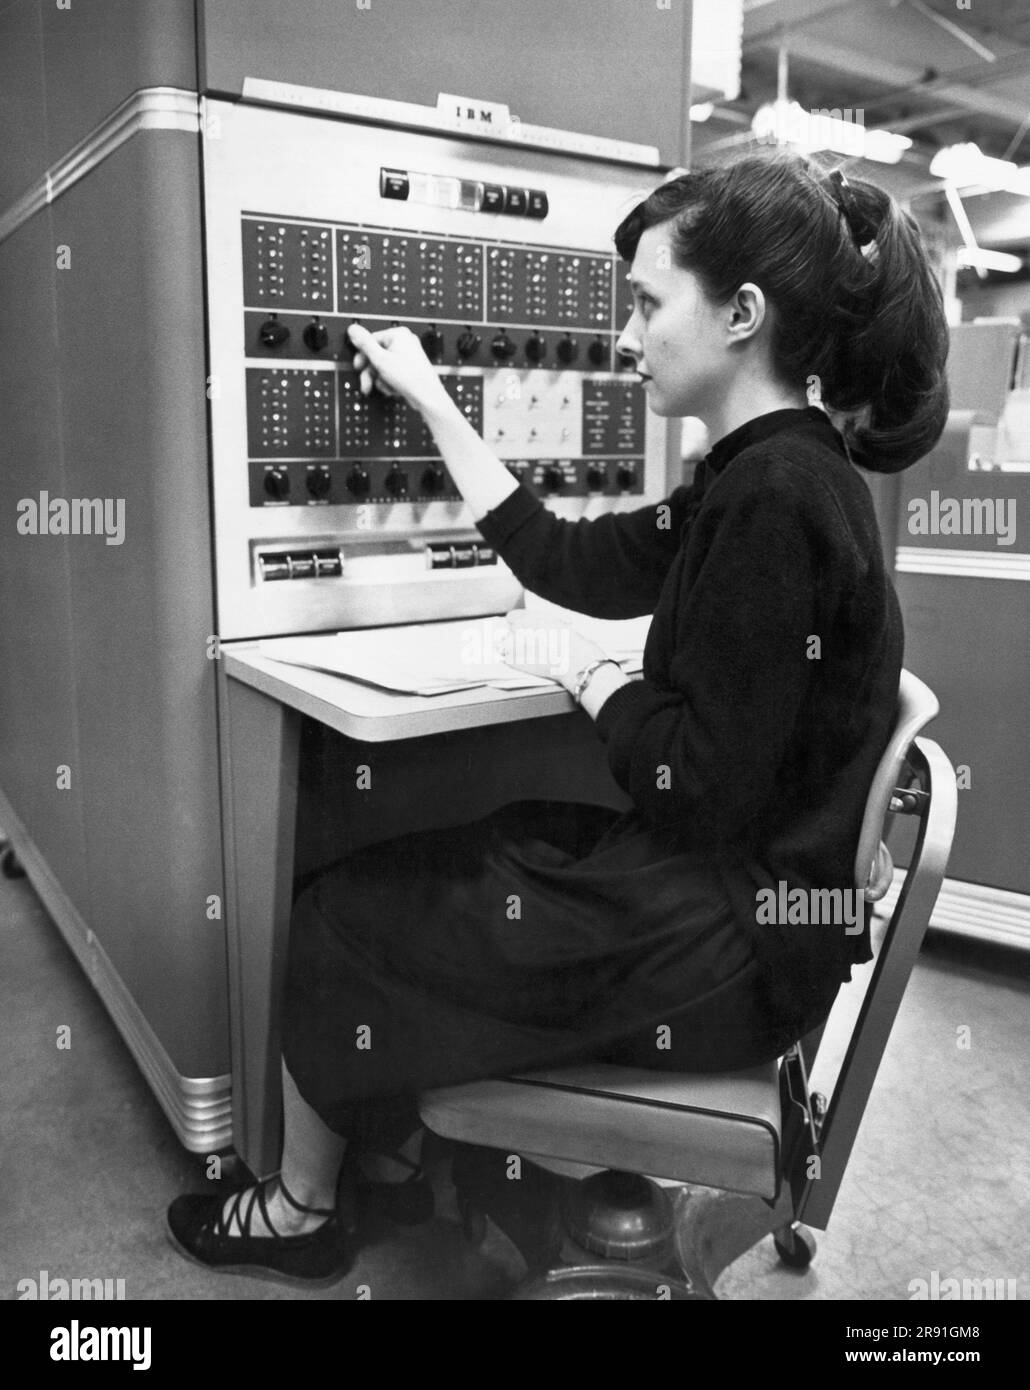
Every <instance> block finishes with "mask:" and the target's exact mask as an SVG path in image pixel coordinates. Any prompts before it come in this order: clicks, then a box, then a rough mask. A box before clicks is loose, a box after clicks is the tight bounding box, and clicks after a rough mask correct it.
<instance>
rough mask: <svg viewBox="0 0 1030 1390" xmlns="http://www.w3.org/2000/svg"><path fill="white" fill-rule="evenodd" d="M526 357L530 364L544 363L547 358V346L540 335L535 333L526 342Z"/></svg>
mask: <svg viewBox="0 0 1030 1390" xmlns="http://www.w3.org/2000/svg"><path fill="white" fill-rule="evenodd" d="M526 356H527V357H528V358H529V360H530V362H542V361H543V360H544V358H545V357H546V356H547V344H546V342H544V340H543V338H542V337H541V336H540V334H539V333H534V334H533V335H532V337H531V338H529V339H528V341H527V342H526Z"/></svg>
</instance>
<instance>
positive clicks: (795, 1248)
mask: <svg viewBox="0 0 1030 1390" xmlns="http://www.w3.org/2000/svg"><path fill="white" fill-rule="evenodd" d="M773 1245H775V1247H776V1253H777V1255H779V1257H780V1260H781V1262H782V1263H783V1264H785V1265H786V1266H787V1268H788V1269H807V1268H808V1266H809V1265H810V1264H811V1263H812V1260H813V1259H814V1258H815V1250H816V1245H815V1236H814V1235H813V1234H812V1232H811V1231H810V1230H809V1229H808V1227H807V1226H802V1225H801V1223H800V1221H794V1222H792V1223H791V1225H789V1226H784V1228H783V1230H782V1231H776V1232H775V1234H774V1235H773Z"/></svg>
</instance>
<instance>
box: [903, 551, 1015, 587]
mask: <svg viewBox="0 0 1030 1390" xmlns="http://www.w3.org/2000/svg"><path fill="white" fill-rule="evenodd" d="M895 568H896V569H897V572H898V573H899V574H941V575H950V576H951V577H952V578H955V579H1023V580H1027V579H1030V555H1028V554H1027V553H1026V552H1025V551H1023V552H1017V553H1015V554H1014V553H1012V552H1011V551H1003V550H999V551H998V552H997V553H995V552H994V551H993V550H940V549H933V548H931V547H929V546H926V547H923V546H915V545H899V546H898V550H897V557H896V564H895Z"/></svg>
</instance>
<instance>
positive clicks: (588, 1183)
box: [420, 671, 957, 1299]
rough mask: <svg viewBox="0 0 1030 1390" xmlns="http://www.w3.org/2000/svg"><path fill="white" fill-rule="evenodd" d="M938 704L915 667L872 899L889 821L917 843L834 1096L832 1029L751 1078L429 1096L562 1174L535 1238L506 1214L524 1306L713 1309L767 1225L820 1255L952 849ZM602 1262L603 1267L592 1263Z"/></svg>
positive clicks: (588, 1082)
mask: <svg viewBox="0 0 1030 1390" xmlns="http://www.w3.org/2000/svg"><path fill="white" fill-rule="evenodd" d="M938 709H939V705H938V703H937V699H936V697H935V695H934V694H933V692H932V691H931V690H930V689H929V688H928V687H927V686H926V685H924V684H923V682H922V681H920V680H919V679H917V677H915V676H913V675H912V674H911V673H910V672H908V671H903V672H902V674H901V683H900V688H899V693H898V708H897V717H896V720H895V725H894V730H893V733H892V735H891V738H890V742H889V743H888V746H887V748H886V751H885V752H884V754H883V757H882V758H881V760H880V764H879V766H878V768H877V771H876V774H875V776H874V778H873V783H872V786H871V788H870V791H869V796H868V799H867V802H866V808H865V814H864V817H863V821H862V829H861V834H860V838H859V843H858V849H857V851H856V855H855V882H856V884H857V886H858V887H859V889H860V890H861V891H862V892H863V893H864V895H865V898H866V900H867V901H868V902H875V901H878V900H879V899H881V898H883V897H884V896H885V895H886V893H887V890H888V888H889V887H890V886H891V883H892V881H893V878H894V870H893V865H892V863H891V858H890V854H889V852H888V851H887V848H886V845H885V844H884V843H883V837H884V836H885V834H886V833H887V830H888V822H889V821H890V819H891V818H892V817H893V816H895V815H901V816H910V817H914V819H915V830H916V833H915V844H914V849H913V850H912V853H911V859H910V863H909V865H908V868H907V869H905V870H901V871H899V872H900V880H901V882H900V891H899V893H898V895H897V899H896V902H895V905H894V909H893V912H892V913H891V917H890V921H889V922H888V924H887V927H886V931H885V934H884V937H883V942H882V945H881V946H880V949H879V952H878V954H877V958H876V962H875V966H874V969H873V971H872V976H871V979H870V982H869V985H868V987H867V990H866V993H865V997H864V1000H863V1003H862V1007H861V1010H860V1012H859V1015H858V1019H857V1021H856V1023H855V1025H854V1029H853V1031H852V1034H851V1038H850V1041H849V1043H848V1046H847V1050H846V1053H845V1056H844V1060H843V1062H842V1064H841V1066H840V1070H839V1073H838V1075H837V1078H836V1081H835V1083H834V1087H833V1092H832V1095H831V1096H830V1098H829V1101H828V1103H827V1101H826V1100H825V1099H824V1098H823V1097H822V1096H819V1095H810V1094H809V1091H808V1070H809V1067H810V1065H811V1063H812V1061H814V1058H815V1053H816V1051H817V1049H818V1045H819V1041H820V1038H821V1035H822V1028H820V1029H818V1030H816V1032H815V1033H813V1034H809V1035H808V1037H806V1038H804V1039H800V1040H799V1041H798V1042H797V1043H796V1044H795V1045H794V1046H793V1047H792V1048H791V1049H790V1050H789V1051H788V1052H787V1054H786V1055H785V1056H784V1057H782V1058H781V1059H780V1061H779V1062H770V1063H768V1064H766V1065H764V1066H760V1067H755V1068H751V1069H748V1070H746V1071H738V1072H731V1073H726V1074H720V1075H694V1074H673V1073H669V1072H658V1071H646V1070H640V1069H636V1068H629V1067H620V1066H611V1065H607V1064H601V1063H596V1064H589V1063H588V1064H583V1065H579V1066H569V1067H563V1068H560V1069H556V1070H553V1071H542V1072H533V1073H529V1074H525V1075H516V1076H507V1077H500V1078H495V1079H490V1080H486V1081H478V1082H473V1083H471V1084H468V1085H462V1086H451V1087H446V1088H442V1089H440V1090H435V1091H431V1092H428V1093H426V1094H425V1095H423V1096H422V1098H421V1103H420V1108H421V1112H422V1118H423V1121H424V1123H425V1125H426V1127H427V1128H428V1129H430V1130H432V1131H433V1132H434V1133H436V1134H438V1135H440V1136H442V1137H443V1138H445V1139H448V1140H452V1141H458V1143H459V1145H460V1146H469V1145H474V1146H477V1148H476V1150H475V1152H478V1153H480V1154H482V1152H483V1149H484V1148H486V1149H501V1150H504V1151H505V1152H506V1153H508V1154H510V1155H511V1156H513V1157H518V1158H519V1161H520V1163H521V1156H526V1157H527V1158H528V1159H529V1160H531V1163H532V1165H533V1166H534V1167H535V1168H536V1169H537V1170H539V1169H541V1168H542V1169H545V1170H547V1173H549V1174H558V1175H560V1176H559V1178H558V1179H556V1178H547V1177H546V1176H543V1177H542V1175H540V1174H539V1172H537V1173H536V1174H535V1181H536V1190H537V1192H538V1193H540V1192H543V1193H544V1194H545V1195H547V1194H549V1196H550V1200H551V1209H550V1214H547V1215H545V1216H544V1217H543V1218H542V1223H541V1224H538V1226H537V1228H536V1230H535V1233H533V1234H531V1235H530V1236H529V1237H527V1238H525V1239H520V1237H519V1235H518V1234H517V1231H518V1229H519V1227H518V1223H516V1224H515V1226H505V1225H504V1222H503V1220H499V1224H501V1225H502V1228H503V1229H507V1230H508V1232H509V1234H511V1235H513V1238H514V1239H516V1242H517V1243H518V1244H519V1246H520V1249H522V1252H523V1254H524V1255H525V1257H526V1260H527V1263H528V1265H529V1269H530V1281H529V1283H528V1284H527V1285H525V1286H524V1287H523V1288H522V1290H520V1291H519V1292H517V1293H516V1295H515V1297H517V1298H530V1299H533V1298H537V1299H548V1298H557V1299H589V1298H609V1299H612V1298H622V1299H629V1298H635V1299H641V1298H650V1299H654V1298H677V1299H687V1298H693V1299H712V1298H715V1296H716V1295H715V1293H714V1288H713V1286H714V1284H715V1281H716V1280H717V1278H718V1277H719V1275H720V1274H721V1273H722V1271H723V1270H724V1269H725V1268H726V1267H727V1266H728V1265H729V1264H730V1263H732V1261H733V1260H735V1259H737V1258H738V1257H739V1256H740V1255H742V1254H743V1253H744V1252H745V1251H746V1250H748V1249H750V1248H751V1246H753V1245H754V1244H755V1243H756V1242H757V1241H758V1240H760V1239H761V1238H762V1237H763V1236H765V1235H767V1234H770V1233H771V1234H773V1236H774V1241H775V1245H776V1249H777V1252H778V1253H779V1255H780V1258H781V1259H782V1260H783V1261H785V1262H786V1263H787V1264H788V1265H792V1266H794V1267H798V1268H802V1267H804V1266H806V1265H807V1264H808V1263H809V1261H810V1260H811V1258H812V1256H813V1254H814V1251H815V1242H814V1239H813V1237H812V1236H811V1234H810V1232H809V1231H808V1229H807V1227H808V1226H814V1227H816V1228H817V1229H819V1230H825V1229H826V1227H827V1225H828V1223H829V1219H830V1214H831V1212H832V1211H833V1207H834V1203H835V1201H836V1198H837V1193H838V1191H839V1189H840V1184H841V1181H842V1179H843V1176H844V1171H845V1169H846V1167H847V1163H848V1159H849V1157H850V1155H851V1149H852V1145H853V1144H854V1141H855V1136H856V1134H857V1132H858V1128H859V1125H860V1124H861V1121H862V1115H863V1113H864V1111H865V1106H866V1102H867V1100H868V1098H869V1093H870V1091H871V1089H872V1086H873V1082H874V1080H875V1078H876V1073H877V1070H878V1068H879V1065H880V1060H881V1058H882V1056H883V1052H884V1048H885V1047H886V1044H887V1039H888V1037H889V1036H890V1031H891V1028H892V1026H893V1024H894V1019H895V1016H896V1014H897V1011H898V1006H899V1004H900V1002H901V996H902V994H903V993H904V991H905V987H906V985H907V983H908V979H909V975H910V974H911V971H912V967H913V965H914V963H915V958H916V955H917V954H918V952H919V948H920V946H921V944H922V940H923V936H924V934H925V931H926V927H927V924H928V922H929V920H930V914H931V912H932V910H933V906H934V903H935V902H936V900H937V894H938V892H939V891H940V886H941V881H942V879H943V877H944V873H945V869H946V867H947V861H948V855H949V853H950V850H951V842H952V836H953V834H954V828H955V814H956V803H957V794H956V786H955V774H954V770H953V768H952V766H951V764H950V762H949V761H948V759H947V757H946V756H945V754H944V753H943V752H942V751H941V749H940V748H939V747H938V746H937V744H936V743H933V742H932V741H930V740H926V739H918V738H917V737H916V735H917V734H918V733H919V732H920V730H921V729H923V728H924V727H925V726H926V725H927V724H928V723H929V722H930V720H931V719H933V718H934V717H935V716H936V714H937V712H938ZM461 1152H462V1149H461V1148H459V1155H460V1153H461ZM466 1152H472V1151H471V1150H466ZM460 1167H461V1165H460V1164H459V1163H458V1162H456V1165H455V1185H456V1188H457V1190H458V1200H459V1210H460V1211H461V1213H462V1217H463V1222H464V1224H465V1228H466V1233H467V1234H469V1235H473V1236H475V1235H482V1234H483V1232H484V1231H485V1220H484V1218H483V1214H482V1212H481V1211H479V1210H477V1193H476V1184H475V1175H474V1168H475V1165H474V1164H473V1165H472V1167H471V1168H469V1167H468V1165H465V1175H464V1176H462V1175H461V1173H460V1171H459V1169H460ZM528 1167H529V1165H528V1164H527V1168H528ZM497 1168H498V1164H497V1161H496V1157H495V1158H494V1160H493V1169H494V1171H496V1170H497ZM516 1171H518V1169H517V1170H516ZM530 1172H532V1170H530ZM470 1174H471V1176H470ZM572 1178H576V1179H578V1180H577V1181H570V1179H572ZM548 1183H550V1187H548ZM663 1183H664V1187H663V1186H662V1184H663ZM495 1186H496V1185H495ZM507 1186H508V1188H509V1189H513V1190H514V1189H522V1191H521V1192H520V1194H519V1196H520V1198H521V1197H522V1195H523V1193H525V1194H526V1195H527V1196H530V1195H531V1189H532V1188H533V1186H534V1183H533V1182H530V1183H528V1184H526V1183H525V1180H524V1179H523V1181H522V1182H509V1183H508V1184H507ZM670 1186H671V1188H672V1191H673V1192H674V1194H675V1195H674V1196H673V1197H670V1196H669V1193H668V1191H667V1190H666V1189H667V1188H669V1187H670ZM502 1205H503V1204H502ZM510 1205H511V1203H509V1206H510ZM523 1205H524V1204H523ZM559 1209H560V1211H561V1216H562V1224H563V1225H564V1240H565V1246H566V1249H567V1248H568V1241H569V1238H570V1237H571V1240H572V1243H573V1251H574V1254H573V1264H572V1266H569V1265H568V1264H566V1265H565V1266H564V1267H562V1268H550V1269H549V1268H548V1266H550V1265H553V1264H554V1263H555V1261H556V1259H557V1257H558V1254H559V1251H560V1250H561V1248H562V1242H563V1234H562V1229H561V1225H560V1224H559V1222H558V1221H557V1220H556V1219H554V1212H555V1211H557V1210H559ZM490 1214H491V1215H495V1219H497V1218H496V1213H495V1212H494V1211H491V1213H490ZM802 1219H803V1220H804V1222H805V1223H806V1225H804V1226H803V1225H802V1224H801V1223H802ZM584 1251H585V1252H587V1253H586V1257H585V1263H584V1258H583V1252H584ZM591 1254H592V1255H594V1256H598V1255H599V1256H602V1257H603V1259H604V1263H601V1262H596V1261H595V1262H591V1261H590V1258H589V1257H590V1255H591Z"/></svg>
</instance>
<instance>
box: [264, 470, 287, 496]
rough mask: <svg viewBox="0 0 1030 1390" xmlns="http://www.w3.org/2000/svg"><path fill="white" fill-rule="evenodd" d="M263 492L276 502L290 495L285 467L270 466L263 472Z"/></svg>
mask: <svg viewBox="0 0 1030 1390" xmlns="http://www.w3.org/2000/svg"><path fill="white" fill-rule="evenodd" d="M265 492H266V493H267V494H268V496H269V497H271V498H273V499H274V500H275V501H276V502H283V501H285V500H286V498H287V497H289V495H290V475H289V473H287V471H286V469H285V468H270V469H269V470H268V472H267V473H266V474H265Z"/></svg>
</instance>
